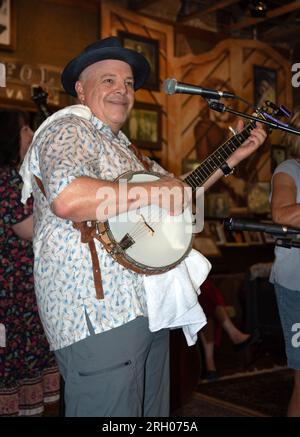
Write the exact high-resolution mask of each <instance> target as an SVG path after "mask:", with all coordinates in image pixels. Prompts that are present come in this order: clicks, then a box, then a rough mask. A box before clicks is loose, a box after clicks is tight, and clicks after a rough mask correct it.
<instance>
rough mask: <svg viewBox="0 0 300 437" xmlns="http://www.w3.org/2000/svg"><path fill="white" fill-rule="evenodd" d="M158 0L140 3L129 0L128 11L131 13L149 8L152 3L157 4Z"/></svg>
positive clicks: (147, 0) (135, 0) (143, 0)
mask: <svg viewBox="0 0 300 437" xmlns="http://www.w3.org/2000/svg"><path fill="white" fill-rule="evenodd" d="M158 1H159V0H141V1H137V0H130V1H129V9H130V10H131V11H135V12H138V11H140V10H141V9H143V8H146V7H149V6H151V5H152V4H154V3H158Z"/></svg>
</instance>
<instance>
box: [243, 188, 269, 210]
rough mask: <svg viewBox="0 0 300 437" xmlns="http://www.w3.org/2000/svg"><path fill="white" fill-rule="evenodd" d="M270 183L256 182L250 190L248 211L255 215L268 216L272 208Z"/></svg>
mask: <svg viewBox="0 0 300 437" xmlns="http://www.w3.org/2000/svg"><path fill="white" fill-rule="evenodd" d="M270 189H271V187H270V182H256V183H254V184H251V185H250V186H249V189H248V194H247V202H248V211H249V212H252V213H254V214H268V213H269V212H270V211H271V208H270V201H269V196H270Z"/></svg>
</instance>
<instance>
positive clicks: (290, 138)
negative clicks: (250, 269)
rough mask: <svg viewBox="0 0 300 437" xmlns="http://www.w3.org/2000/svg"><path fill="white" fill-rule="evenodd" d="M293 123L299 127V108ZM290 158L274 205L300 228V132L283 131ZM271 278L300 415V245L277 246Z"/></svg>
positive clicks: (293, 410)
mask: <svg viewBox="0 0 300 437" xmlns="http://www.w3.org/2000/svg"><path fill="white" fill-rule="evenodd" d="M290 124H291V125H292V126H293V127H294V128H296V129H300V108H299V107H298V108H296V109H295V112H294V115H293V117H292V119H291V122H290ZM282 145H283V146H285V147H286V148H287V155H288V159H287V160H285V161H284V162H282V163H281V164H279V166H278V167H276V169H275V171H274V174H273V177H272V188H271V209H272V219H273V221H274V223H279V224H281V225H286V226H292V227H297V228H300V136H296V135H292V134H287V133H286V134H284V135H283V138H282ZM270 281H271V282H272V283H273V284H274V287H275V293H276V298H277V305H278V309H279V315H280V319H281V325H282V329H283V333H284V339H285V350H286V355H287V365H288V367H290V368H291V369H294V388H293V393H292V396H291V399H290V402H289V406H288V411H287V415H288V416H289V417H300V342H299V323H300V249H299V248H290V249H288V248H284V247H279V246H275V260H274V263H273V266H272V270H271V275H270Z"/></svg>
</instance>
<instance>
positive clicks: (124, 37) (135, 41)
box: [118, 31, 159, 91]
mask: <svg viewBox="0 0 300 437" xmlns="http://www.w3.org/2000/svg"><path fill="white" fill-rule="evenodd" d="M118 37H119V38H120V40H121V42H122V44H123V47H125V48H127V49H132V50H135V51H136V52H138V53H141V54H142V55H144V56H145V58H146V59H147V61H148V62H149V65H150V68H151V71H150V75H149V77H148V79H147V81H146V82H145V84H144V85H143V88H146V89H149V90H153V91H159V41H158V40H156V39H151V38H145V37H143V36H140V35H135V34H132V33H127V32H123V31H119V32H118Z"/></svg>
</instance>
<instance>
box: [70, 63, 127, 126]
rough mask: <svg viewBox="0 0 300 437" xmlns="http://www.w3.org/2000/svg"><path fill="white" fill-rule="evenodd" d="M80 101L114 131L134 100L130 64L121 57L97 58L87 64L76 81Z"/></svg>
mask: <svg viewBox="0 0 300 437" xmlns="http://www.w3.org/2000/svg"><path fill="white" fill-rule="evenodd" d="M75 88H76V91H77V95H78V98H79V100H80V102H81V103H82V104H84V105H86V106H88V107H89V108H90V109H91V111H92V112H93V114H94V115H96V117H98V118H99V119H100V120H102V121H103V122H104V123H105V124H108V125H109V126H110V127H111V129H112V131H113V132H115V133H117V132H118V131H119V130H120V128H121V127H122V125H123V124H124V123H125V121H126V119H127V117H128V115H129V113H130V111H131V109H132V106H133V103H134V80H133V74H132V70H131V67H130V66H129V65H128V64H127V63H126V62H123V61H118V60H111V59H109V60H105V61H99V62H96V63H95V64H93V65H91V66H89V67H87V68H86V69H85V70H84V71H83V72H82V74H81V76H80V80H79V81H77V82H76V86H75Z"/></svg>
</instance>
